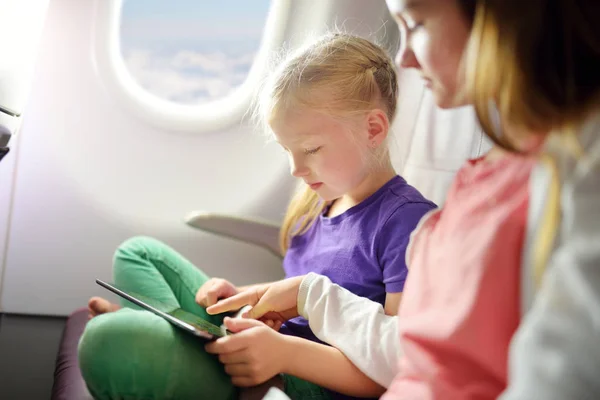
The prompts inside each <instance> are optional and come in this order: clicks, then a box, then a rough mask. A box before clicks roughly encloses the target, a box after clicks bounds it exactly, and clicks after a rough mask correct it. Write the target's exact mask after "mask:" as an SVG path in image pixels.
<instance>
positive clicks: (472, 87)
mask: <svg viewBox="0 0 600 400" xmlns="http://www.w3.org/2000/svg"><path fill="white" fill-rule="evenodd" d="M466 2H467V1H465V0H462V1H461V3H466ZM468 2H469V3H473V2H472V0H469V1H468ZM525 3H527V4H526V6H525ZM463 5H464V4H463ZM597 15H600V2H598V0H569V1H556V0H531V1H527V2H513V1H506V0H477V1H476V5H475V10H474V19H473V27H472V31H471V38H470V43H469V47H468V51H467V56H466V72H467V90H468V92H469V96H470V98H471V99H472V100H473V103H474V105H475V110H476V112H477V116H478V118H479V121H480V123H481V126H482V127H483V129H484V131H485V132H486V134H487V135H488V136H489V137H490V138H491V139H492V140H493V141H494V142H495V143H496V144H498V145H500V146H502V147H504V148H507V149H510V150H513V151H514V150H515V146H514V143H512V142H511V141H510V139H509V138H507V137H503V136H502V135H501V132H498V129H497V127H495V126H494V123H493V117H492V115H491V113H490V109H491V108H492V107H496V108H497V110H498V112H499V114H500V116H501V118H502V119H503V120H504V121H505V122H508V123H509V124H511V126H514V127H517V128H522V129H525V130H527V131H529V132H539V133H541V134H546V133H549V132H553V133H556V134H558V133H568V134H569V135H563V136H572V139H573V140H576V138H575V137H574V135H571V134H573V133H574V132H575V131H576V128H577V127H578V126H579V125H580V124H581V123H582V121H583V119H584V118H586V117H587V115H588V114H589V112H591V111H593V109H594V108H595V107H597V106H598V104H599V103H598V101H599V100H600V99H599V96H600V73H599V71H600V24H598V21H594V18H595V16H597Z"/></svg>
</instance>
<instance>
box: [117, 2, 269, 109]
mask: <svg viewBox="0 0 600 400" xmlns="http://www.w3.org/2000/svg"><path fill="white" fill-rule="evenodd" d="M269 5H270V0H124V1H123V9H122V11H121V28H120V29H121V51H122V54H123V57H124V59H125V62H126V64H127V66H128V67H129V70H130V72H131V73H132V75H133V76H134V77H135V78H136V80H137V81H138V83H140V84H141V85H142V86H143V87H144V88H146V89H147V90H148V91H150V92H151V93H153V94H156V95H158V96H161V97H164V98H167V99H169V100H172V101H175V102H179V103H185V104H198V103H202V102H207V101H210V100H211V99H214V98H218V97H221V96H224V95H226V94H227V93H229V92H230V91H231V90H233V89H235V87H237V86H238V85H240V84H241V83H242V82H243V81H244V79H245V77H246V75H247V73H248V70H249V69H250V66H251V65H252V61H253V59H254V56H255V54H256V51H257V50H258V47H259V45H260V40H261V37H262V31H263V28H264V25H265V21H266V16H267V12H268V9H269Z"/></svg>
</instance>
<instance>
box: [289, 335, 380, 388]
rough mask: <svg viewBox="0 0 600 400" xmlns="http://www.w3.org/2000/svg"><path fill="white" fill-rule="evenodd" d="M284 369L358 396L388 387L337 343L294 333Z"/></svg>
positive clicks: (290, 337) (319, 383)
mask: <svg viewBox="0 0 600 400" xmlns="http://www.w3.org/2000/svg"><path fill="white" fill-rule="evenodd" d="M288 338H289V340H290V342H289V343H290V346H289V348H290V353H288V354H289V356H288V357H289V359H290V360H292V362H290V363H289V364H290V365H288V366H287V367H286V368H285V370H284V371H282V372H284V373H286V374H289V375H293V376H296V377H298V378H301V379H304V380H306V381H309V382H313V383H315V384H317V385H319V386H322V387H324V388H327V389H330V390H333V391H335V392H339V393H344V394H347V395H350V396H357V397H379V396H381V395H382V394H383V393H384V392H385V388H384V387H382V386H380V385H378V384H377V383H375V382H374V381H372V380H371V379H369V378H368V377H367V376H366V375H365V374H363V373H362V372H361V371H360V370H359V369H358V368H357V367H356V366H355V365H354V364H352V362H350V360H348V358H346V356H344V354H343V353H342V352H341V351H340V350H338V349H336V348H335V347H331V346H325V345H323V344H320V343H315V342H311V341H310V340H306V339H301V338H297V337H293V336H289V337H288Z"/></svg>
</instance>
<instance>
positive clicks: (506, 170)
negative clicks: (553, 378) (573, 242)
mask: <svg viewBox="0 0 600 400" xmlns="http://www.w3.org/2000/svg"><path fill="white" fill-rule="evenodd" d="M534 165H535V159H533V158H530V157H523V156H519V155H515V154H508V155H506V156H504V157H502V158H500V159H496V160H494V161H486V160H484V159H483V158H480V159H477V160H472V161H468V162H467V163H466V165H464V166H463V168H462V169H461V170H460V171H459V172H458V174H457V177H456V179H455V180H454V183H453V184H452V186H451V188H450V191H449V193H448V197H447V200H446V204H445V206H444V208H443V209H442V210H440V211H438V212H434V213H433V214H432V215H431V216H430V217H429V218H427V219H426V221H424V222H423V223H422V226H421V227H420V228H419V230H418V232H417V233H416V234H414V235H413V237H412V239H411V247H410V248H409V254H408V267H409V271H410V273H409V274H408V280H407V282H406V286H405V289H404V295H403V296H402V305H401V307H400V313H399V316H400V318H399V320H400V343H401V348H402V351H403V352H404V355H405V356H404V357H402V359H401V361H400V363H399V373H398V375H397V376H396V378H395V379H394V381H393V383H392V384H391V386H390V387H389V390H388V392H387V393H386V394H385V395H384V396H383V398H382V399H385V400H391V399H411V400H412V399H419V400H427V399H444V400H453V399H495V398H496V397H497V396H498V395H499V394H500V393H501V392H502V391H503V389H504V388H505V387H506V384H507V359H508V346H509V342H510V340H511V337H512V335H513V333H514V332H515V330H516V329H517V325H518V323H519V319H520V308H519V304H520V303H519V302H520V287H519V281H520V265H521V251H522V246H523V239H524V235H525V225H526V219H527V206H528V183H529V175H530V173H531V170H532V168H533V166H534Z"/></svg>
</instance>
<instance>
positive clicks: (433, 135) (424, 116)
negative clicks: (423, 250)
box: [390, 70, 490, 206]
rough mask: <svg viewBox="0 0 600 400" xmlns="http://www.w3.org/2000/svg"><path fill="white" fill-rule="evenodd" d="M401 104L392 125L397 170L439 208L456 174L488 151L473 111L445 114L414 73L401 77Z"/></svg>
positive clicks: (399, 101) (404, 71)
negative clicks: (465, 164)
mask: <svg viewBox="0 0 600 400" xmlns="http://www.w3.org/2000/svg"><path fill="white" fill-rule="evenodd" d="M398 86H399V99H398V111H397V114H396V119H395V121H394V124H393V126H392V131H393V137H392V138H391V146H390V149H391V153H392V161H393V163H394V167H395V168H396V171H398V173H399V174H401V175H402V176H403V177H404V178H405V179H406V180H407V181H408V182H409V183H410V184H411V185H413V186H415V187H416V188H417V189H419V190H420V191H421V193H423V195H424V196H425V197H427V198H428V199H430V200H432V201H434V202H435V203H436V204H438V205H439V206H441V205H442V204H443V203H444V201H445V198H446V193H447V191H448V188H449V186H450V184H451V182H452V180H453V179H454V176H455V175H456V172H457V171H458V169H459V168H460V167H461V166H462V165H463V163H464V162H465V161H466V160H467V159H470V158H476V157H480V156H481V155H483V154H485V152H487V151H488V150H489V148H490V141H489V140H488V139H487V138H486V137H485V135H484V134H483V131H482V130H481V128H480V127H479V124H478V123H477V120H476V117H475V112H474V110H473V108H472V107H470V106H469V107H461V108H459V109H453V110H441V109H439V108H438V107H437V106H436V105H435V102H434V98H433V95H432V94H431V92H430V91H429V90H426V89H425V88H424V86H423V82H422V80H421V78H420V77H419V75H418V74H417V73H416V72H414V71H412V70H402V71H401V72H400V74H399V85H398Z"/></svg>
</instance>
